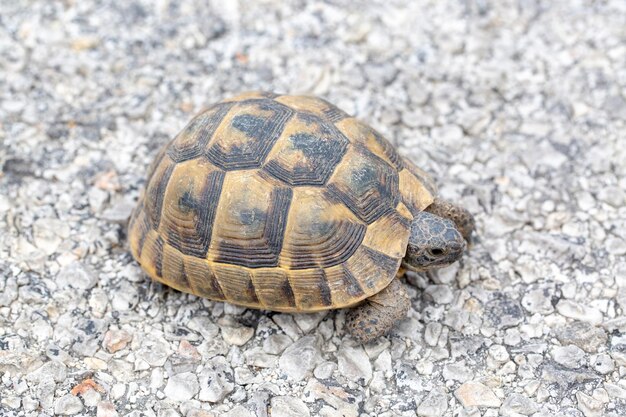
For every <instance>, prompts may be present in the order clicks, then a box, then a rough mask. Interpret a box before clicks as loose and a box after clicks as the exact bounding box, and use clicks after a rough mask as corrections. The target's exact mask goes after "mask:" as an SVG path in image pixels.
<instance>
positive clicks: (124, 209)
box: [100, 199, 135, 225]
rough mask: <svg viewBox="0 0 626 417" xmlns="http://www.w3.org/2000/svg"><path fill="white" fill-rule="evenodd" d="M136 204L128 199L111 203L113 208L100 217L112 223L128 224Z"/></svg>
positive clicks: (106, 210)
mask: <svg viewBox="0 0 626 417" xmlns="http://www.w3.org/2000/svg"><path fill="white" fill-rule="evenodd" d="M134 207H135V203H133V202H132V201H128V200H127V199H118V200H116V201H113V202H112V203H111V206H110V207H109V208H107V209H105V210H104V212H103V213H102V215H101V216H100V217H101V218H102V219H103V220H106V221H108V222H111V223H118V224H122V225H123V224H126V222H127V221H128V218H129V217H130V213H131V212H132V211H133V208H134Z"/></svg>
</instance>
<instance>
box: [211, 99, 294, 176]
mask: <svg viewBox="0 0 626 417" xmlns="http://www.w3.org/2000/svg"><path fill="white" fill-rule="evenodd" d="M245 105H248V106H250V107H251V108H249V109H248V108H246V107H244V106H245ZM238 106H239V107H238ZM241 107H243V109H242V108H241ZM254 107H256V109H255V108H254ZM232 111H248V113H243V114H237V115H236V116H234V117H233V119H232V121H231V125H230V129H232V130H233V131H238V132H241V133H243V134H244V135H245V137H246V138H247V140H246V141H245V142H242V143H238V144H235V143H231V142H228V141H227V142H226V143H220V142H215V143H213V144H212V145H211V146H210V147H209V149H208V151H207V153H206V156H207V158H208V159H209V161H211V162H212V163H213V164H214V165H216V166H218V167H220V168H222V169H224V170H226V171H233V170H240V169H249V168H258V167H260V166H261V165H262V164H263V162H264V160H265V158H266V157H267V154H268V153H269V152H270V150H271V149H272V147H273V146H274V144H275V143H276V141H277V140H278V138H279V137H280V135H281V133H282V131H283V129H284V127H285V125H286V123H287V121H288V120H289V119H290V118H291V116H292V115H293V113H294V112H293V110H291V109H290V108H288V107H286V106H283V105H282V104H280V103H277V102H275V101H274V100H270V99H261V100H246V101H243V102H240V103H237V106H236V107H235V108H233V109H232ZM254 111H260V112H265V111H271V112H272V115H271V116H265V115H258V114H254Z"/></svg>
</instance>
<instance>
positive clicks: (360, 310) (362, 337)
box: [346, 278, 411, 343]
mask: <svg viewBox="0 0 626 417" xmlns="http://www.w3.org/2000/svg"><path fill="white" fill-rule="evenodd" d="M410 306H411V301H410V300H409V296H408V294H407V293H406V290H405V289H404V284H402V283H401V282H400V280H399V279H397V278H396V279H394V280H393V281H391V283H390V284H389V285H388V286H387V288H385V289H384V290H382V291H380V292H379V293H378V294H375V295H373V296H371V297H370V298H368V299H366V300H365V301H364V302H363V303H362V304H360V305H358V306H356V307H354V308H353V309H352V310H350V311H348V313H347V314H346V326H347V328H348V332H349V333H350V334H351V335H352V337H354V338H355V339H356V340H357V341H358V342H359V343H367V342H369V341H371V340H374V339H376V338H378V337H380V336H383V335H385V334H387V333H389V331H390V330H391V328H392V327H393V325H394V324H395V323H396V322H397V321H398V320H401V319H403V318H405V317H406V313H407V312H408V311H409V307H410Z"/></svg>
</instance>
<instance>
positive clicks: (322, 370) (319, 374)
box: [313, 362, 337, 379]
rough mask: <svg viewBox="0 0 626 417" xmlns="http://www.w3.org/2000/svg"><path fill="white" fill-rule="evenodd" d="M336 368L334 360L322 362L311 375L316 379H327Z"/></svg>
mask: <svg viewBox="0 0 626 417" xmlns="http://www.w3.org/2000/svg"><path fill="white" fill-rule="evenodd" d="M335 369H337V364H336V363H335V362H322V363H320V364H319V365H317V367H316V368H315V370H314V371H313V375H315V378H317V379H328V378H330V377H331V376H333V372H335Z"/></svg>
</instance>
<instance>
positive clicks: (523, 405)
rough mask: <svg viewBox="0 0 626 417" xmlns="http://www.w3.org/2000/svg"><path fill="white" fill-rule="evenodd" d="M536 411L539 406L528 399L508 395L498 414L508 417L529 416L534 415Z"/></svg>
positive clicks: (518, 395) (516, 395) (521, 396)
mask: <svg viewBox="0 0 626 417" xmlns="http://www.w3.org/2000/svg"><path fill="white" fill-rule="evenodd" d="M538 410H539V406H538V405H537V403H536V402H534V401H533V400H531V399H530V398H528V397H525V396H523V395H521V394H510V395H509V396H507V397H506V399H505V400H504V403H503V404H502V407H500V414H501V415H503V416H510V417H516V416H519V415H520V414H521V415H523V416H529V415H531V414H534V413H536V412H537V411H538Z"/></svg>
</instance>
